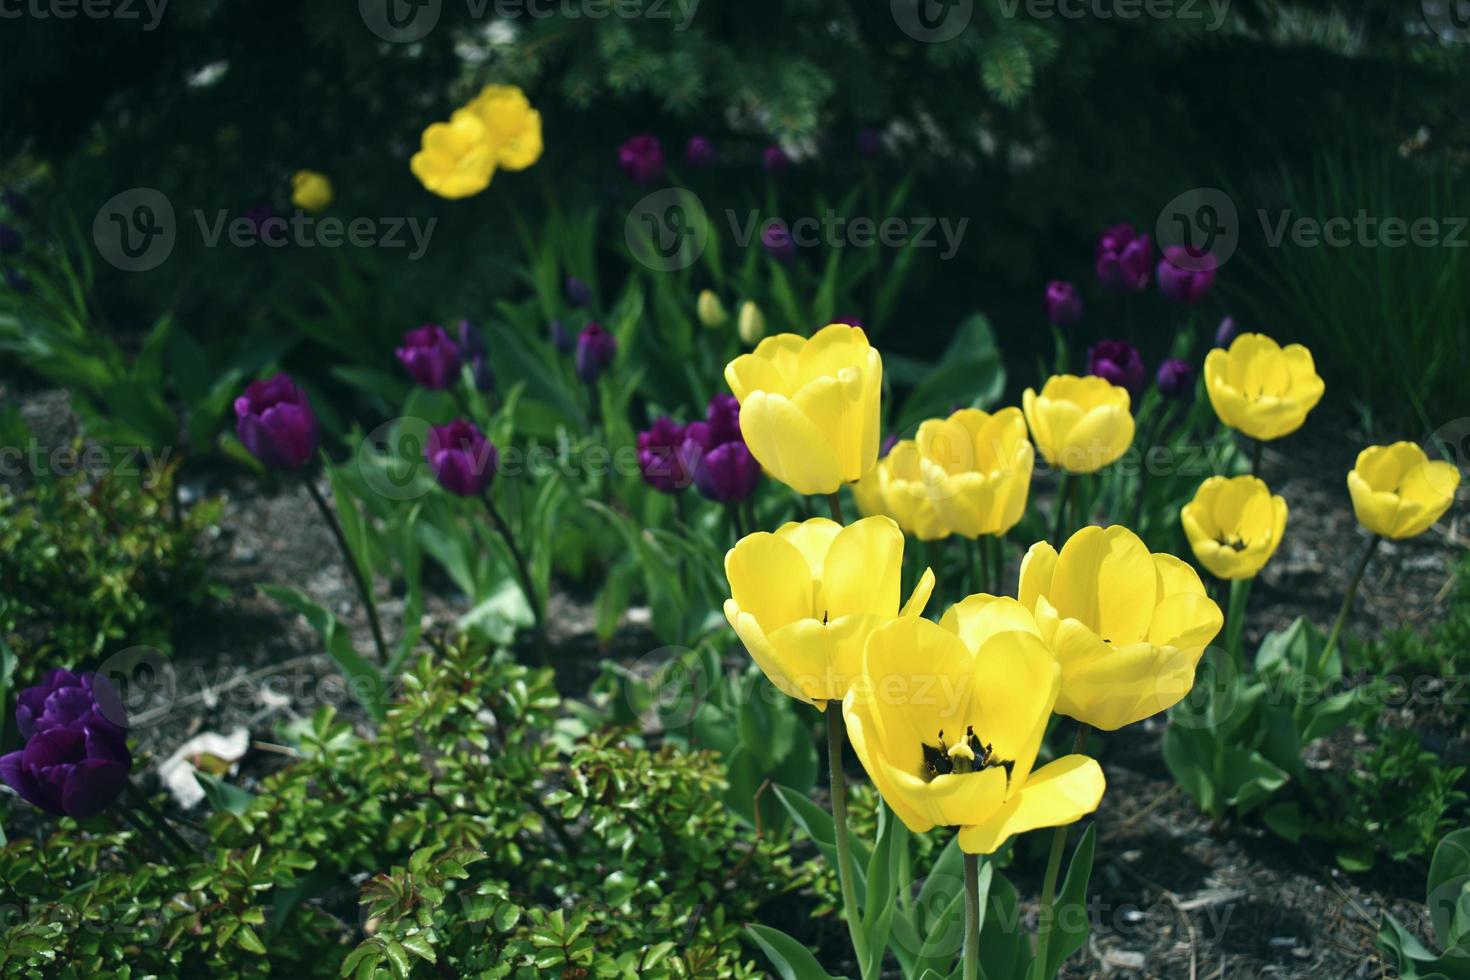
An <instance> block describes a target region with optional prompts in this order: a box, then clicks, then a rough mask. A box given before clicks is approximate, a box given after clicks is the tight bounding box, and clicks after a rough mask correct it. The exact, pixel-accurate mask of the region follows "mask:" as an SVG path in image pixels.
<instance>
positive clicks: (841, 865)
mask: <svg viewBox="0 0 1470 980" xmlns="http://www.w3.org/2000/svg"><path fill="white" fill-rule="evenodd" d="M832 496H833V498H834V499H835V497H836V496H837V495H836V494H833V495H832ZM824 713H825V714H826V715H827V767H828V769H829V770H831V771H830V776H831V780H832V782H831V787H832V794H831V795H832V829H833V832H834V836H835V837H836V839H837V880H838V882H840V883H841V885H842V917H843V918H845V919H846V920H847V932H848V935H850V936H851V937H852V951H853V954H854V955H856V956H857V961H858V973H859V974H860V975H861V976H862V977H863V978H864V980H866V978H867V977H868V975H869V972H870V971H869V967H868V937H867V934H865V933H864V932H863V926H862V923H861V922H859V921H858V902H857V886H856V885H855V884H854V883H853V877H852V874H853V864H852V844H851V842H849V840H848V837H847V777H846V776H845V775H844V774H843V772H842V740H843V737H844V730H843V726H842V706H841V705H839V704H836V703H834V702H828V703H827V710H826V711H825V712H824Z"/></svg>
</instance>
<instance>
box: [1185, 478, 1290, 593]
mask: <svg viewBox="0 0 1470 980" xmlns="http://www.w3.org/2000/svg"><path fill="white" fill-rule="evenodd" d="M1179 520H1180V523H1182V524H1183V525H1184V536H1185V537H1187V538H1188V539H1189V546H1190V548H1192V549H1194V556H1195V557H1196V558H1198V559H1199V563H1200V564H1201V565H1203V566H1205V568H1207V569H1209V570H1210V574H1211V575H1214V576H1215V577H1216V578H1222V579H1242V578H1255V577H1256V574H1257V573H1258V572H1260V570H1261V569H1262V568H1264V567H1265V565H1266V562H1267V561H1269V560H1270V558H1271V556H1272V555H1273V554H1275V553H1276V547H1277V545H1279V544H1281V535H1282V534H1283V533H1284V532H1285V530H1286V501H1285V500H1283V499H1282V498H1281V497H1273V496H1272V495H1271V491H1270V489H1269V488H1268V487H1267V486H1266V484H1265V483H1264V482H1263V481H1261V480H1259V479H1257V478H1256V477H1254V476H1237V477H1231V478H1229V479H1227V478H1226V477H1223V476H1212V477H1210V478H1209V479H1208V480H1206V481H1205V482H1204V483H1201V484H1200V487H1199V489H1198V490H1197V491H1195V494H1194V499H1193V500H1191V501H1190V502H1189V503H1187V504H1185V505H1184V506H1183V507H1182V508H1181V509H1180V511H1179Z"/></svg>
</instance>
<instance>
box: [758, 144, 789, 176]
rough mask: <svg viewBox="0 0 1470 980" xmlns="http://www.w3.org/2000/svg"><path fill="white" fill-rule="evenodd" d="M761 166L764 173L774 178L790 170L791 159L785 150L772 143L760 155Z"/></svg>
mask: <svg viewBox="0 0 1470 980" xmlns="http://www.w3.org/2000/svg"><path fill="white" fill-rule="evenodd" d="M761 166H762V167H765V168H766V173H768V174H770V175H772V176H773V177H774V176H777V175H779V174H784V173H785V172H786V171H787V170H789V169H790V168H791V158H790V157H789V156H787V155H786V151H785V150H783V149H781V148H780V147H779V146H777V145H776V144H774V143H772V144H771V145H770V146H768V147H766V149H765V151H764V152H763V153H762V154H761Z"/></svg>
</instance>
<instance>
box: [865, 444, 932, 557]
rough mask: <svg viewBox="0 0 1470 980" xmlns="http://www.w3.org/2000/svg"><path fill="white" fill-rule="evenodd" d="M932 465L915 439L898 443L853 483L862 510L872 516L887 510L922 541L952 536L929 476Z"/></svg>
mask: <svg viewBox="0 0 1470 980" xmlns="http://www.w3.org/2000/svg"><path fill="white" fill-rule="evenodd" d="M928 465H929V464H927V463H925V462H924V460H922V459H921V458H920V457H919V450H918V447H917V446H915V445H914V441H913V440H912V439H903V440H901V441H899V442H896V443H894V444H893V448H891V449H889V450H888V455H886V456H884V457H883V458H882V459H880V460H878V462H877V464H876V465H875V466H874V467H873V468H872V469H871V470H869V471H868V475H867V476H865V477H863V478H862V479H861V480H859V481H858V482H857V483H855V484H853V488H852V489H853V496H854V497H856V498H857V504H858V510H860V511H861V512H862V513H863V514H864V516H869V517H871V516H876V515H878V514H885V515H887V516H888V517H891V518H893V520H894V521H895V522H897V524H898V526H899V528H900V529H901V530H902V531H903V533H904V534H910V535H913V536H914V537H916V538H918V539H919V540H920V541H937V540H939V539H940V538H947V537H949V535H950V529H949V526H948V525H946V524H945V523H944V521H943V520H941V519H940V517H939V511H938V508H937V507H936V500H935V498H936V496H937V494H938V492H939V490H938V488H936V487H935V486H934V484H933V483H931V482H930V481H929V480H928V479H927V478H926V473H925V470H926V469H927V467H928Z"/></svg>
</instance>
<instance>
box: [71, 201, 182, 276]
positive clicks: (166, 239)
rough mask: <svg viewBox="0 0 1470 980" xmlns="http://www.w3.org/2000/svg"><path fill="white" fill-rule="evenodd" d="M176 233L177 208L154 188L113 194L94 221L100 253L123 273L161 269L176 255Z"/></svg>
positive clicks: (94, 240) (93, 228) (93, 239)
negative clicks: (169, 258)
mask: <svg viewBox="0 0 1470 980" xmlns="http://www.w3.org/2000/svg"><path fill="white" fill-rule="evenodd" d="M177 234H178V228H177V226H176V224H175V222H174V206H173V205H172V204H171V203H169V199H168V198H166V197H164V196H163V193H162V192H160V191H156V190H154V189H153V188H151V187H134V188H131V189H129V190H125V191H123V192H122V193H121V194H114V195H113V196H112V197H111V198H109V199H108V200H107V203H106V204H103V205H102V207H101V208H99V209H98V210H97V217H96V218H94V219H93V220H92V241H93V242H94V243H96V245H97V251H98V252H99V253H100V254H101V255H102V257H103V258H104V259H106V260H107V262H108V263H109V264H110V265H113V266H116V267H117V268H119V269H121V270H123V271H124V272H147V271H148V270H149V269H156V268H158V266H160V265H162V264H163V261H164V260H165V259H167V258H168V257H169V255H170V254H171V253H172V252H173V250H174V239H175V238H176V237H177Z"/></svg>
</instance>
